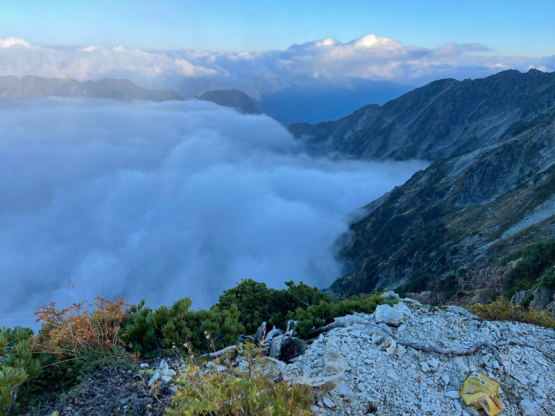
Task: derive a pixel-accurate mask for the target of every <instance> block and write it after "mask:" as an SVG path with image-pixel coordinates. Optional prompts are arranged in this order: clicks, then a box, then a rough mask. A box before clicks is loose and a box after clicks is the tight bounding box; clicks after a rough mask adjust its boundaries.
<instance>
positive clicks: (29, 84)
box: [0, 75, 183, 102]
mask: <svg viewBox="0 0 555 416" xmlns="http://www.w3.org/2000/svg"><path fill="white" fill-rule="evenodd" d="M31 97H71V98H75V97H89V98H105V99H114V100H119V101H131V100H146V101H156V102H162V101H173V100H178V101H182V100H183V97H182V96H181V95H180V94H179V93H178V92H177V91H174V90H171V89H165V90H149V89H146V88H141V87H139V86H138V85H136V84H134V83H133V82H131V81H129V80H128V79H114V78H105V79H102V80H99V81H92V80H90V81H85V82H80V81H76V80H73V79H69V78H42V77H37V76H34V75H26V76H24V77H22V78H18V77H16V76H13V75H8V76H1V77H0V99H25V98H31Z"/></svg>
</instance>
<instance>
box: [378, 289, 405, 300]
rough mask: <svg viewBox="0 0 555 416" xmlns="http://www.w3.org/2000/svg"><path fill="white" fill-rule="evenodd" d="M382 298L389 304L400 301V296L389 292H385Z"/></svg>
mask: <svg viewBox="0 0 555 416" xmlns="http://www.w3.org/2000/svg"><path fill="white" fill-rule="evenodd" d="M382 298H384V299H385V300H388V301H390V302H395V301H398V300H401V298H400V296H399V295H398V294H397V293H395V292H393V291H391V290H388V291H387V292H385V293H384V294H383V295H382Z"/></svg>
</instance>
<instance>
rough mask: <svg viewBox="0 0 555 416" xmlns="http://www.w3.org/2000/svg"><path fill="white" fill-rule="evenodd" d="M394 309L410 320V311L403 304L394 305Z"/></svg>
mask: <svg viewBox="0 0 555 416" xmlns="http://www.w3.org/2000/svg"><path fill="white" fill-rule="evenodd" d="M393 308H395V309H397V310H398V311H399V312H401V313H402V314H403V316H404V317H405V318H410V315H411V312H410V309H409V307H408V306H407V305H406V304H404V303H403V302H399V303H398V304H396V305H394V306H393Z"/></svg>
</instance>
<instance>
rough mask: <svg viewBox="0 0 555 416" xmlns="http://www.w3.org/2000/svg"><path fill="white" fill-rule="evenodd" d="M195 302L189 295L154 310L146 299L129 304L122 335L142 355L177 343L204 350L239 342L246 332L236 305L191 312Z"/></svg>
mask: <svg viewBox="0 0 555 416" xmlns="http://www.w3.org/2000/svg"><path fill="white" fill-rule="evenodd" d="M191 305H192V301H191V299H189V298H188V297H185V298H181V299H179V300H177V301H176V302H174V303H173V305H172V306H169V307H168V306H166V305H162V306H160V307H159V308H156V309H154V310H153V309H151V308H149V307H148V306H145V301H144V300H142V301H141V302H140V303H139V304H138V305H131V306H130V307H129V309H128V311H127V314H126V316H125V318H124V320H123V321H122V323H121V329H120V337H121V339H122V341H123V342H124V343H125V344H126V345H128V346H131V347H132V348H133V350H134V351H135V352H140V353H142V354H149V353H152V352H154V351H161V350H164V349H169V348H172V347H174V346H175V347H177V348H181V347H182V346H183V343H184V342H189V343H191V344H192V346H193V348H194V349H195V350H197V351H200V352H203V351H210V350H212V349H213V348H222V347H225V346H227V345H231V344H235V342H236V340H237V337H238V336H239V334H241V333H243V332H244V328H243V326H242V325H241V323H240V322H239V315H240V312H239V309H238V308H237V306H236V305H231V306H230V307H229V308H227V309H223V308H221V309H220V308H218V307H212V308H210V309H209V310H206V309H199V310H198V311H191V310H190V309H189V308H190V307H191Z"/></svg>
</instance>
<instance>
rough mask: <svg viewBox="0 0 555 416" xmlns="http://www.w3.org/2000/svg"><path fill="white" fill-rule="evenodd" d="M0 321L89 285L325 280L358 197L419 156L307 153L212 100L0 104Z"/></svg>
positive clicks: (215, 288) (207, 300) (378, 190)
mask: <svg viewBox="0 0 555 416" xmlns="http://www.w3.org/2000/svg"><path fill="white" fill-rule="evenodd" d="M0 130H1V131H2V135H1V137H0V282H1V284H2V291H1V293H0V320H3V321H8V320H10V321H11V322H8V323H9V324H10V325H14V324H23V325H30V324H31V322H32V321H33V316H32V311H33V310H34V309H36V307H38V306H39V305H41V304H45V303H48V302H50V301H56V302H59V303H60V304H65V303H66V302H67V298H66V294H68V293H69V294H71V292H72V291H71V287H70V286H68V280H71V281H72V282H73V284H75V285H76V286H77V285H81V287H82V288H83V289H84V290H85V293H86V295H87V296H88V297H89V298H90V297H92V296H94V295H95V294H103V293H104V295H105V296H106V297H108V298H113V297H116V296H118V295H123V296H124V297H125V299H126V300H127V301H130V302H137V301H139V300H140V299H143V298H144V299H146V301H147V303H148V304H149V305H151V306H157V305H160V304H162V303H171V302H173V301H174V300H176V299H178V298H179V297H182V296H190V297H191V298H192V299H193V302H194V303H193V307H196V308H198V307H209V306H210V305H211V304H213V303H214V302H216V301H217V298H218V295H219V294H221V292H222V290H224V289H226V288H230V287H233V286H234V285H235V284H236V283H237V282H238V281H240V279H241V278H252V279H255V280H257V281H262V282H265V283H267V284H268V285H269V286H272V287H283V286H284V285H283V282H284V281H286V280H294V281H296V282H299V281H301V280H302V281H304V282H305V283H308V284H310V285H315V286H318V287H321V288H323V287H326V286H328V285H329V284H331V283H332V282H333V281H334V279H336V278H337V277H339V276H340V264H338V263H337V262H336V260H335V259H334V252H333V250H334V249H333V244H334V241H335V240H336V238H337V237H338V236H339V235H340V234H341V233H343V232H345V231H346V230H347V224H348V219H349V215H356V210H357V208H359V207H361V206H363V205H365V204H366V203H368V202H370V201H371V200H373V199H375V198H377V197H379V196H381V195H382V194H383V193H385V192H387V191H390V190H391V189H392V188H393V187H394V186H396V185H399V184H401V183H403V182H404V181H406V180H407V179H408V178H409V177H410V176H411V175H412V174H413V173H414V172H415V171H417V170H419V169H422V168H424V167H425V166H426V165H425V163H424V162H419V161H412V162H403V163H400V162H399V163H370V162H359V161H352V160H331V159H325V158H312V157H310V156H308V155H307V154H305V153H304V152H303V151H302V149H301V148H300V147H299V145H298V143H296V142H295V140H294V139H293V138H292V137H291V136H290V135H289V133H287V131H286V130H285V129H284V128H283V127H282V126H281V125H280V124H279V123H278V122H276V121H275V120H272V119H271V118H269V117H267V116H244V115H240V114H238V113H236V112H235V111H233V110H230V109H227V108H223V107H219V106H216V105H214V104H212V103H208V102H196V101H186V102H165V103H146V102H142V103H138V102H133V103H125V104H124V103H118V102H113V101H103V100H71V101H69V100H64V99H43V100H38V101H21V102H11V103H9V104H8V103H3V104H0Z"/></svg>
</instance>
